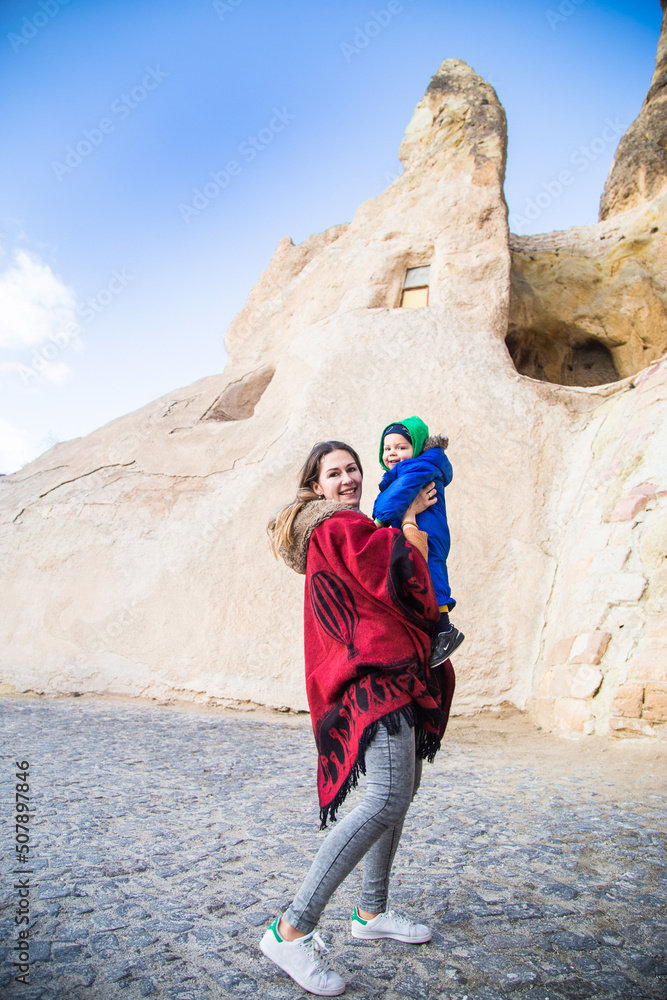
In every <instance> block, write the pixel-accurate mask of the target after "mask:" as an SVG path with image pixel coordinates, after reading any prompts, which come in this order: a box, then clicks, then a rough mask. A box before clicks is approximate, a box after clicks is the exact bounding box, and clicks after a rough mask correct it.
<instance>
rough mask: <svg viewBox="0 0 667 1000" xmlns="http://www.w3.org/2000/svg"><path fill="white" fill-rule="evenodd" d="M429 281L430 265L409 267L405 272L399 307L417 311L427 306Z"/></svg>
mask: <svg viewBox="0 0 667 1000" xmlns="http://www.w3.org/2000/svg"><path fill="white" fill-rule="evenodd" d="M430 280H431V265H430V264H426V265H425V266H424V267H409V268H408V269H407V271H406V272H405V281H404V282H403V292H402V294H401V307H402V308H404V309H419V308H420V307H421V306H427V305H428V286H429V282H430Z"/></svg>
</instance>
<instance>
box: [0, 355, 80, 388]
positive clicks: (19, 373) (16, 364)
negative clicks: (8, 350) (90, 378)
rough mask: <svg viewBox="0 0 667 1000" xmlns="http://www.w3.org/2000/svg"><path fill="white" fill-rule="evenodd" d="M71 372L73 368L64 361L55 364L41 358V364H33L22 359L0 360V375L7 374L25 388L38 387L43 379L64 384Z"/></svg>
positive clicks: (8, 377) (56, 383) (7, 376)
mask: <svg viewBox="0 0 667 1000" xmlns="http://www.w3.org/2000/svg"><path fill="white" fill-rule="evenodd" d="M71 374H72V369H71V368H70V367H69V365H66V364H63V362H62V361H59V362H58V363H57V364H54V363H53V362H51V361H44V359H43V358H39V364H37V365H36V364H35V363H33V364H32V365H31V366H29V365H24V364H22V363H21V362H20V361H3V362H0V377H2V376H5V377H6V378H7V379H8V380H11V381H12V382H14V383H18V384H19V385H21V386H22V387H23V388H24V389H34V388H36V387H37V386H38V385H40V383H41V384H43V383H42V379H46V380H47V382H52V383H53V384H54V385H62V384H63V382H65V381H66V379H68V378H69V376H70V375H71Z"/></svg>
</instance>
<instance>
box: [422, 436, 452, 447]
mask: <svg viewBox="0 0 667 1000" xmlns="http://www.w3.org/2000/svg"><path fill="white" fill-rule="evenodd" d="M448 445H449V438H448V437H447V435H446V434H431V436H430V437H427V438H426V440H425V441H424V451H428V449H429V448H442V449H443V451H446V450H447V446H448Z"/></svg>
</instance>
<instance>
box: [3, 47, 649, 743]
mask: <svg viewBox="0 0 667 1000" xmlns="http://www.w3.org/2000/svg"><path fill="white" fill-rule="evenodd" d="M505 136H506V131H505V116H504V112H503V109H502V107H501V106H500V104H499V102H498V99H497V97H496V94H495V92H494V91H493V88H492V87H491V86H489V84H487V83H485V82H484V81H483V80H482V79H481V78H480V77H479V76H477V74H475V73H474V71H473V70H471V69H470V67H468V66H466V65H465V63H462V62H461V61H459V60H447V61H446V62H445V63H443V65H442V66H441V67H440V69H439V71H438V73H437V74H436V75H435V76H434V77H433V79H432V81H431V84H430V86H429V87H428V90H427V92H426V95H425V96H424V98H423V100H422V101H420V103H419V104H418V106H417V108H416V110H415V113H414V116H413V118H412V121H411V122H410V124H409V126H408V128H407V131H406V135H405V138H404V140H403V143H402V145H401V150H400V155H401V159H402V161H403V164H404V167H405V170H404V173H403V174H402V175H401V176H400V177H399V178H398V179H397V180H396V181H395V182H394V183H393V184H392V185H391V186H390V187H389V188H388V189H387V190H386V191H384V192H383V193H382V194H380V195H379V196H378V197H376V198H373V199H371V200H370V201H367V202H365V203H364V204H362V205H361V206H360V208H359V209H358V211H357V213H356V215H355V218H354V219H353V221H352V222H351V223H350V224H349V225H341V226H336V227H334V228H333V229H331V230H329V231H328V232H326V233H323V234H319V235H316V236H312V237H311V238H310V239H308V240H306V241H305V242H304V243H302V244H301V245H299V246H294V245H293V244H292V242H291V240H289V239H284V240H282V241H281V242H280V243H279V245H278V247H277V249H276V251H275V254H274V256H273V259H272V261H271V264H270V266H269V268H268V269H267V271H265V272H264V273H263V274H262V275H261V277H260V279H259V281H258V283H257V285H256V286H255V288H254V289H253V290H252V292H251V293H250V295H249V297H248V301H247V303H246V306H245V307H244V309H243V310H242V311H241V312H240V313H239V315H238V316H237V317H236V319H235V320H234V322H233V323H232V324H231V326H230V328H229V331H228V333H227V338H226V344H227V347H228V350H229V362H228V365H227V368H226V369H225V371H224V373H223V374H222V375H218V376H212V377H210V378H205V379H202V380H200V381H199V382H197V383H195V384H194V385H192V386H189V387H188V388H186V389H181V390H177V391H175V392H173V393H170V394H169V395H168V396H166V397H164V398H163V399H160V400H157V401H156V402H154V403H152V404H150V405H149V406H146V407H144V408H143V409H141V410H139V411H137V412H136V413H133V414H129V415H128V416H125V417H122V418H120V419H118V420H115V421H113V422H112V423H110V424H108V425H107V426H106V427H103V428H101V429H100V430H98V431H96V432H95V433H93V434H91V435H89V436H88V437H87V438H85V439H83V440H75V441H71V442H67V443H63V444H59V445H57V446H56V447H55V448H53V449H51V450H50V451H49V452H47V453H46V454H45V455H43V456H41V457H40V458H39V459H38V460H37V461H35V462H32V463H31V464H30V465H28V466H26V467H25V468H24V469H22V470H21V471H20V472H18V473H16V474H14V475H13V476H9V477H6V478H5V479H4V480H3V481H2V483H1V484H0V518H1V528H0V537H1V538H2V552H3V558H2V573H3V575H4V577H5V580H4V593H5V594H9V595H10V596H8V597H7V598H6V599H5V602H4V608H3V612H4V613H3V616H2V632H1V633H0V635H1V639H2V653H1V654H0V681H2V682H4V684H6V685H10V686H13V687H15V688H16V689H17V690H21V691H24V690H29V689H32V690H36V691H44V692H73V691H96V692H113V693H124V694H130V695H144V696H152V697H164V696H170V697H182V698H195V699H214V700H218V701H221V700H222V701H224V700H227V701H244V700H250V701H256V702H261V703H264V704H269V705H274V706H290V707H293V708H305V707H306V702H305V694H304V686H303V679H302V675H303V660H302V637H301V620H302V588H303V581H302V578H299V577H297V576H295V575H294V574H293V573H292V572H291V571H289V570H288V569H286V568H285V567H284V566H283V565H282V564H278V563H275V562H274V561H273V560H272V558H271V556H270V554H269V550H268V545H267V542H266V537H265V534H264V526H265V524H266V521H267V519H268V516H269V514H270V512H271V510H272V509H273V508H274V507H275V506H276V505H277V504H278V503H280V502H281V501H284V500H287V499H289V498H290V497H291V496H292V495H293V492H294V485H295V476H296V472H297V470H298V468H299V466H300V464H301V463H302V461H303V459H304V457H305V455H306V454H307V452H308V450H309V449H310V447H311V445H312V444H313V443H314V442H315V441H317V440H322V439H324V438H327V437H336V438H339V439H342V440H348V441H349V442H350V443H351V444H352V445H354V446H356V447H357V448H358V450H359V451H360V453H361V457H362V461H363V463H364V467H365V472H366V476H365V499H364V501H363V503H362V506H363V507H364V508H365V509H366V510H370V508H371V506H372V501H373V498H374V495H375V485H376V483H377V481H378V479H379V476H380V469H379V467H378V465H377V443H378V434H379V432H380V430H381V428H382V427H384V426H385V425H386V424H387V423H389V422H390V421H391V420H395V419H398V418H400V417H402V416H407V415H408V414H411V413H414V412H417V413H418V414H419V415H420V416H422V417H423V418H424V419H425V420H426V421H427V422H428V423H429V425H430V427H431V429H432V431H433V432H444V433H447V434H448V435H449V437H450V441H451V445H450V448H449V455H450V458H451V460H452V463H453V465H454V475H455V478H454V482H453V483H452V486H451V487H450V488H449V489H448V510H449V515H450V522H451V526H452V532H453V546H452V554H451V559H450V577H451V579H452V583H453V588H454V592H455V596H456V597H457V599H458V607H457V609H456V624H457V625H458V626H459V627H460V628H461V629H462V630H463V631H464V632H465V633H466V636H467V639H466V642H465V644H464V645H463V646H462V647H461V649H460V650H459V651H458V653H457V655H456V663H455V666H456V668H457V672H458V678H459V680H458V689H457V695H456V702H455V711H458V712H459V713H461V712H470V711H474V710H476V709H479V708H481V707H482V706H493V705H498V704H500V703H502V702H503V701H510V702H513V703H514V704H516V705H518V706H520V707H529V708H530V709H531V710H532V711H534V713H535V714H536V717H537V718H539V719H540V720H541V723H542V724H543V725H545V726H549V727H557V728H558V727H560V728H564V729H567V730H572V731H575V732H592V731H598V732H601V733H603V732H607V731H612V732H618V733H627V732H642V733H647V734H648V733H651V734H653V733H655V732H657V731H659V729H660V723H661V722H663V721H664V720H665V718H667V711H666V710H665V700H667V666H666V665H665V648H666V647H667V634H666V633H665V631H664V626H663V625H662V621H663V620H664V618H661V617H660V616H661V614H662V613H663V612H664V601H665V594H666V592H667V580H666V579H665V567H664V565H663V564H664V558H663V556H662V553H664V537H665V534H666V530H667V529H666V524H665V517H666V516H667V515H666V514H665V512H664V498H665V483H664V478H665V469H664V454H665V443H666V442H665V435H666V433H667V432H666V430H665V413H664V399H665V378H666V375H667V362H665V361H664V359H663V360H660V354H661V353H664V350H665V335H664V331H665V308H664V307H665V301H666V298H665V289H664V285H663V283H662V278H661V275H664V274H665V269H664V254H665V244H664V242H663V237H662V234H661V229H662V227H663V225H664V219H665V196H663V197H662V198H660V197H656V198H654V199H653V200H651V201H646V200H644V201H642V202H641V204H637V205H635V206H634V207H632V208H631V210H630V211H628V212H625V213H624V214H622V215H618V216H616V217H615V218H614V220H607V221H606V222H603V223H601V224H600V225H599V226H596V227H588V228H587V229H585V230H571V231H570V232H569V233H561V234H553V235H552V236H549V237H546V236H545V237H523V238H521V239H519V238H514V237H513V238H512V242H511V243H510V240H509V234H508V231H507V209H506V205H505V202H504V198H503V191H502V184H503V178H504V166H505ZM654 228H655V230H656V231H655V232H653V230H654ZM510 248H511V250H510ZM426 266H429V267H430V279H424V280H426V281H427V283H428V290H427V291H425V292H424V293H423V294H424V296H425V298H424V301H426V296H427V297H428V304H427V305H425V306H424V307H422V308H401V302H402V300H403V287H404V283H405V280H406V272H407V271H408V269H411V268H417V267H426ZM420 273H422V272H420ZM564 280H565V281H566V283H567V284H568V285H569V286H570V287H569V288H567V289H565V290H563V289H562V285H563V281H564ZM575 282H577V283H578V284H577V287H576V288H575V287H574V284H575ZM649 293H650V294H649ZM506 340H507V346H506ZM591 345H599V349H598V348H596V347H594V346H591ZM508 347H509V351H508ZM596 351H597V352H598V353H596ZM510 352H511V354H510ZM586 352H588V353H586ZM512 357H514V358H515V359H516V361H517V366H518V369H519V371H517V367H515V365H514V363H513V360H512ZM587 365H590V367H587ZM570 368H571V371H570ZM523 372H527V374H524V373H523ZM591 372H592V373H593V374H591ZM619 376H620V379H619ZM608 378H611V380H612V381H611V382H610V384H603V385H600V384H591V383H598V382H600V381H601V379H608Z"/></svg>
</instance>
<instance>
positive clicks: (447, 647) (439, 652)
mask: <svg viewBox="0 0 667 1000" xmlns="http://www.w3.org/2000/svg"><path fill="white" fill-rule="evenodd" d="M464 639H465V636H464V634H463V632H459V630H458V629H457V628H455V627H454V626H453V625H452V626H451V628H450V629H449V631H448V632H438V634H437V635H435V636H434V637H433V644H432V646H431V658H430V659H429V661H428V665H429V667H439V666H440V664H441V663H444V662H445V660H448V659H449V657H450V656H451V655H452V653H453V652H454V650H455V649H458V648H459V646H460V645H461V643H462V642H463V640H464Z"/></svg>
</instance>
